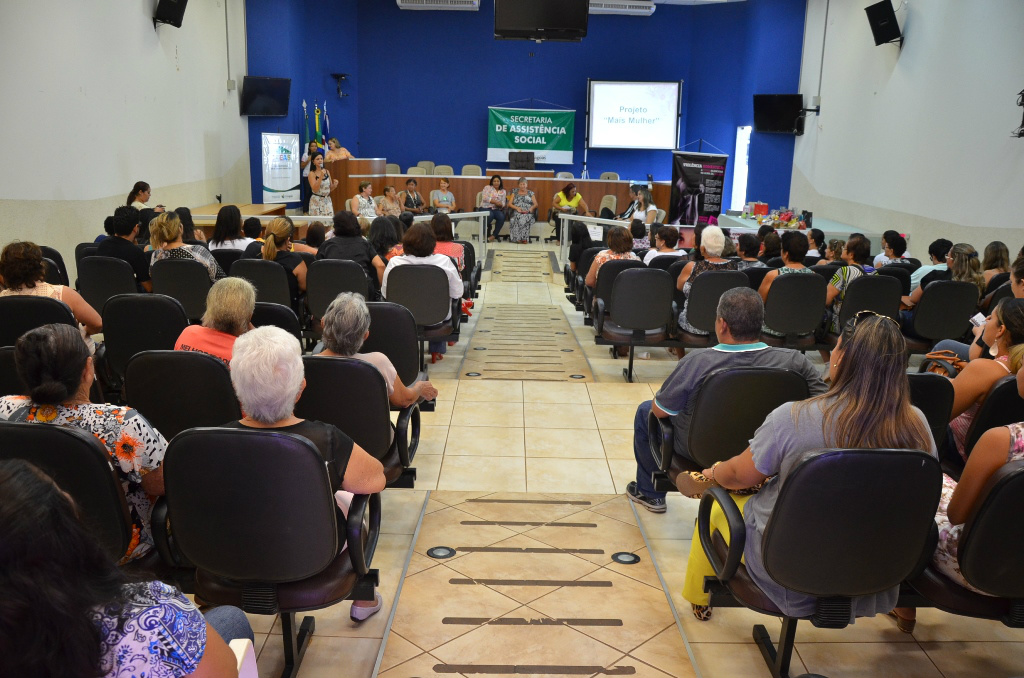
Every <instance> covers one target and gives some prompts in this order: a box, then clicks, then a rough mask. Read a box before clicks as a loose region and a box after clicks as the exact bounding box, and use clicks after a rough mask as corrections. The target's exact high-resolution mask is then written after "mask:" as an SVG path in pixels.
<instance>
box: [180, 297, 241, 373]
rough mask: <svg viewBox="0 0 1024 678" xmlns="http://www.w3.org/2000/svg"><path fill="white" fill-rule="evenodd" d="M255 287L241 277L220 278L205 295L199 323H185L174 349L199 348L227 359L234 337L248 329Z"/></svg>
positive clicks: (228, 360)
mask: <svg viewBox="0 0 1024 678" xmlns="http://www.w3.org/2000/svg"><path fill="white" fill-rule="evenodd" d="M255 309H256V288H255V287H253V286H252V283H250V282H249V281H248V280H246V279H245V278H224V279H223V280H218V281H217V282H216V283H214V285H213V287H211V288H210V291H209V293H208V294H207V295H206V312H205V313H203V324H202V325H189V326H188V327H186V328H185V329H184V331H182V333H181V336H179V337H178V340H177V341H176V342H174V350H175V351H199V352H200V353H206V354H207V355H212V356H213V357H214V358H220V359H221V360H223V361H224V362H225V363H228V362H231V354H232V351H233V349H234V346H235V339H237V338H238V337H240V336H241V335H243V334H245V333H246V332H248V331H249V330H251V329H252V323H251V322H250V320H252V313H253V311H254V310H255Z"/></svg>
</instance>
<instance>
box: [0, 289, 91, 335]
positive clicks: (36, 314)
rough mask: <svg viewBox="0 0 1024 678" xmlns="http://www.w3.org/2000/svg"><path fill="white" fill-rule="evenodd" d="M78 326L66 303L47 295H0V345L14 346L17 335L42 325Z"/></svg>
mask: <svg viewBox="0 0 1024 678" xmlns="http://www.w3.org/2000/svg"><path fill="white" fill-rule="evenodd" d="M54 323H64V324H65V325H71V326H72V327H78V323H77V322H76V321H75V316H74V315H73V314H72V313H71V309H70V308H68V306H67V304H65V303H64V302H62V301H57V300H56V299H51V298H49V297H29V296H19V295H12V296H9V297H0V346H14V343H15V342H16V341H18V337H20V336H21V335H23V334H25V333H26V332H28V331H29V330H33V329H35V328H37V327H42V326H43V325H50V324H54Z"/></svg>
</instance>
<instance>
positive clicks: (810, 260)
mask: <svg viewBox="0 0 1024 678" xmlns="http://www.w3.org/2000/svg"><path fill="white" fill-rule="evenodd" d="M821 259H822V257H820V256H817V257H804V261H803V264H804V266H806V267H807V268H811V267H813V266H817V265H818V262H819V261H821Z"/></svg>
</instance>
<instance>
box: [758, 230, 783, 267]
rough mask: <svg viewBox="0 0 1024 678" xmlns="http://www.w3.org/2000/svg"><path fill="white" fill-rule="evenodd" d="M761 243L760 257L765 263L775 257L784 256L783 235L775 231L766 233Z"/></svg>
mask: <svg viewBox="0 0 1024 678" xmlns="http://www.w3.org/2000/svg"><path fill="white" fill-rule="evenodd" d="M761 244H762V249H761V256H760V257H758V259H760V260H761V261H763V262H764V263H765V264H767V263H768V262H769V261H771V260H772V259H774V258H775V257H779V256H782V237H781V236H779V234H778V233H776V232H775V231H771V232H769V233H766V234H765V236H764V239H763V240H761Z"/></svg>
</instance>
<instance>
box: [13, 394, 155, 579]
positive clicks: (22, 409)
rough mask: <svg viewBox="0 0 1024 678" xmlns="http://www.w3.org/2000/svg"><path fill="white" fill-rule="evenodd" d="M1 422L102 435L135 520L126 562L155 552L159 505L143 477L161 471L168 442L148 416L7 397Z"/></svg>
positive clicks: (105, 407)
mask: <svg viewBox="0 0 1024 678" xmlns="http://www.w3.org/2000/svg"><path fill="white" fill-rule="evenodd" d="M0 419H6V420H8V421H27V422H39V423H43V424H56V425H58V426H74V427H75V428H80V429H82V430H83V431H86V432H88V433H91V434H93V435H94V436H96V437H97V438H98V439H99V441H100V442H101V443H103V446H104V447H105V448H107V452H108V453H109V454H110V460H111V461H112V462H113V463H114V469H115V470H116V471H117V476H118V478H120V480H121V488H122V489H123V490H124V496H125V499H127V500H128V512H129V514H130V515H131V520H132V538H131V543H130V544H129V545H128V550H127V551H126V552H125V555H124V558H122V560H121V562H122V563H124V562H127V561H129V560H134V559H136V558H139V557H141V556H143V555H145V554H147V553H149V551H150V550H151V549H152V548H153V533H152V531H151V530H150V522H149V518H150V513H152V510H153V505H152V504H151V503H150V500H149V496H148V495H147V494H146V493H145V492H143V490H142V476H144V475H146V474H147V473H149V472H150V471H154V470H156V469H157V468H159V467H160V464H161V463H162V462H163V460H164V452H165V451H166V450H167V441H166V440H165V439H164V437H163V436H162V435H160V432H159V431H157V430H156V429H155V428H153V427H152V425H150V423H149V422H148V421H146V419H145V417H143V416H142V415H141V414H139V413H138V412H136V411H135V410H133V409H131V408H129V407H121V406H118V405H104V404H98V403H86V404H84V405H74V406H71V407H67V406H64V405H39V404H37V403H34V402H32V401H31V400H30V399H29V398H28V396H4V397H2V398H0Z"/></svg>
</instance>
